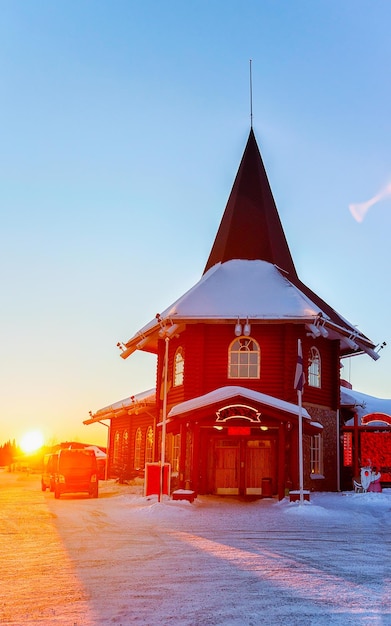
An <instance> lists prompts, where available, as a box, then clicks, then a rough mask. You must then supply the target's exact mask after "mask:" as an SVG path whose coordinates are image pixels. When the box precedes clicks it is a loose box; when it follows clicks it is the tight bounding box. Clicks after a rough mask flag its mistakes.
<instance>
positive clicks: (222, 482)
mask: <svg viewBox="0 0 391 626" xmlns="http://www.w3.org/2000/svg"><path fill="white" fill-rule="evenodd" d="M213 456H214V486H215V493H216V494H220V495H239V494H240V495H259V496H261V495H265V493H266V490H267V494H266V495H271V493H274V492H275V489H276V484H277V481H276V478H277V476H276V467H277V465H276V440H275V439H274V438H262V439H260V438H258V439H256V438H254V439H251V438H246V439H241V438H232V439H231V438H226V439H223V438H221V439H217V440H215V442H214V455H213Z"/></svg>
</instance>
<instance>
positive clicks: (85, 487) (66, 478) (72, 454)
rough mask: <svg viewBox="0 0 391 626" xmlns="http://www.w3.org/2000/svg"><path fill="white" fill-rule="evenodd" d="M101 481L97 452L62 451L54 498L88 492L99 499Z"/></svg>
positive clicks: (76, 449)
mask: <svg viewBox="0 0 391 626" xmlns="http://www.w3.org/2000/svg"><path fill="white" fill-rule="evenodd" d="M98 491H99V479H98V466H97V462H96V456H95V452H94V451H93V450H85V449H84V448H72V449H66V450H60V452H59V454H58V464H57V471H56V475H55V482H54V497H55V498H59V497H60V496H61V495H62V494H63V493H80V492H87V493H88V494H89V495H90V496H91V497H92V498H97V497H98Z"/></svg>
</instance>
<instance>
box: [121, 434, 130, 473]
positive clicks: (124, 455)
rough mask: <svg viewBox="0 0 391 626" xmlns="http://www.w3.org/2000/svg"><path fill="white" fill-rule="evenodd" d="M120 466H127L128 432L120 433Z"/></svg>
mask: <svg viewBox="0 0 391 626" xmlns="http://www.w3.org/2000/svg"><path fill="white" fill-rule="evenodd" d="M121 460H122V464H123V465H125V466H127V465H128V463H129V431H128V430H124V432H123V433H122V450H121Z"/></svg>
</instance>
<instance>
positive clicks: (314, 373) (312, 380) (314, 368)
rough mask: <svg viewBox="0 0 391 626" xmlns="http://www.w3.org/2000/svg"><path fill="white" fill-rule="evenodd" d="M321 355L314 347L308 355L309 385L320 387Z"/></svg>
mask: <svg viewBox="0 0 391 626" xmlns="http://www.w3.org/2000/svg"><path fill="white" fill-rule="evenodd" d="M320 382H321V377H320V353H319V350H318V348H315V346H312V348H310V351H309V353H308V385H309V386H310V387H320Z"/></svg>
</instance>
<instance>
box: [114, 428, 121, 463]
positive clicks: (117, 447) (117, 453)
mask: <svg viewBox="0 0 391 626" xmlns="http://www.w3.org/2000/svg"><path fill="white" fill-rule="evenodd" d="M120 457H121V433H120V432H119V430H116V431H115V434H114V446H113V465H118V463H119V462H120Z"/></svg>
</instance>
